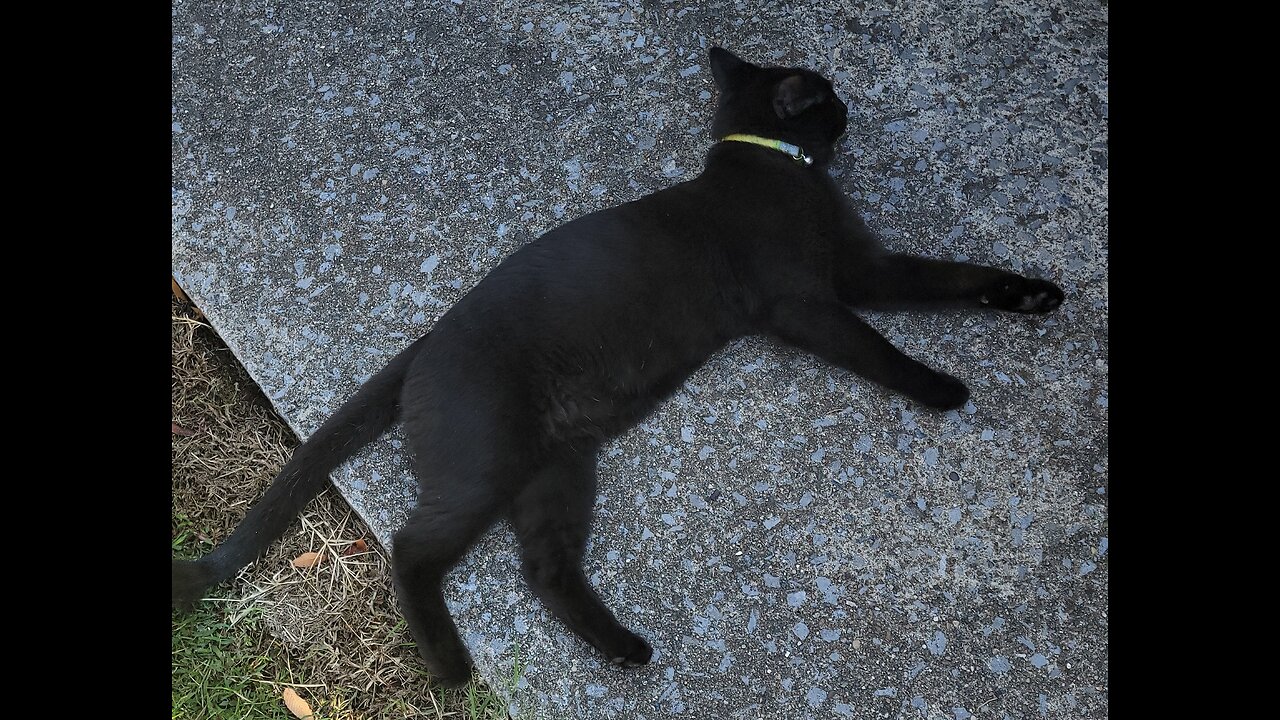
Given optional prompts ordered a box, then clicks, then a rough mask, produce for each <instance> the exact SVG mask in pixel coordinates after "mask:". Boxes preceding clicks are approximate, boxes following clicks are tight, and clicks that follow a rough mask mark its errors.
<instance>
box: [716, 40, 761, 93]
mask: <svg viewBox="0 0 1280 720" xmlns="http://www.w3.org/2000/svg"><path fill="white" fill-rule="evenodd" d="M708 56H709V57H710V60H711V76H712V77H714V78H715V79H716V87H718V88H720V92H725V91H726V90H728V89H729V88H731V87H733V86H734V85H737V84H738V81H739V80H740V79H741V77H742V75H743V73H745V72H746V71H747V70H748V69H751V68H754V67H755V66H754V65H752V64H751V63H749V62H747V61H746V60H743V59H742V58H740V57H738V56H737V55H734V54H733V53H731V52H729V51H728V50H725V49H724V48H722V47H713V48H711V52H710V53H708Z"/></svg>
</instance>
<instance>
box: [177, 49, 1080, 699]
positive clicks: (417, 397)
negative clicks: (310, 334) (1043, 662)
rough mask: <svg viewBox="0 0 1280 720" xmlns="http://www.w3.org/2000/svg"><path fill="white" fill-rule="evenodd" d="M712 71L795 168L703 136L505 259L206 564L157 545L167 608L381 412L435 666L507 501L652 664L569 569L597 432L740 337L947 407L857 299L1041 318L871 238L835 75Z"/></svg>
mask: <svg viewBox="0 0 1280 720" xmlns="http://www.w3.org/2000/svg"><path fill="white" fill-rule="evenodd" d="M710 63H711V70H712V73H713V75H714V76H715V82H716V85H717V86H718V87H719V90H720V100H719V107H718V108H717V110H716V113H715V118H714V120H713V121H712V131H711V132H712V135H713V136H714V137H715V138H717V139H718V138H722V137H724V136H725V135H728V134H730V133H751V134H755V135H760V136H763V137H766V138H773V139H780V140H784V141H787V142H790V143H793V144H796V145H799V146H800V147H802V148H804V149H805V150H806V151H807V152H808V153H809V154H811V155H812V156H813V158H814V162H813V164H812V166H806V165H804V164H803V163H800V162H797V161H796V160H793V159H792V158H790V157H788V156H787V155H786V154H784V153H782V152H778V151H776V150H772V149H768V148H763V147H759V146H756V145H751V144H747V143H741V142H720V143H717V144H716V145H714V146H712V148H711V150H710V151H709V152H708V153H707V159H706V168H705V170H704V171H703V173H702V174H701V175H699V176H698V177H697V178H695V179H693V180H690V181H689V182H685V183H681V184H679V185H676V186H675V187H672V188H669V189H667V190H663V191H661V192H657V193H654V194H652V195H649V196H647V197H643V198H641V199H639V200H636V201H634V202H630V203H627V204H625V205H621V206H619V207H615V208H611V209H608V210H604V211H601V212H597V213H593V214H591V215H587V216H586V217H582V218H579V219H577V220H574V221H572V222H570V223H567V224H565V225H562V226H560V227H558V228H556V229H554V230H552V231H550V232H548V233H547V234H545V235H543V236H542V237H540V238H538V239H537V240H535V241H533V242H531V243H529V244H528V245H526V246H525V247H523V248H521V249H520V250H518V251H516V252H515V253H513V254H512V255H511V256H510V257H509V258H507V259H506V260H504V261H503V262H502V264H500V265H499V266H498V267H497V268H495V269H494V270H493V272H491V273H490V274H489V275H488V276H487V277H486V278H484V280H482V281H481V282H480V283H479V284H478V285H476V287H475V288H474V289H473V290H471V292H469V293H467V295H466V296H465V297H463V298H462V299H461V300H459V301H458V303H457V305H455V306H454V307H453V308H452V309H451V310H449V312H447V313H446V314H445V315H444V317H442V318H440V321H439V322H438V323H436V325H435V327H434V328H432V330H431V332H430V333H429V334H427V335H425V336H423V337H422V338H421V339H419V340H418V341H417V342H415V343H413V345H411V346H410V347H409V348H408V349H406V350H404V351H403V352H401V353H400V354H399V355H397V356H396V357H395V358H394V359H393V360H392V361H391V362H390V363H389V364H388V365H387V366H386V367H385V368H384V369H383V370H381V371H380V372H379V373H377V374H376V375H374V376H373V378H371V379H370V380H369V381H368V382H367V383H365V385H364V386H363V387H361V388H360V390H359V391H358V392H357V393H356V395H355V397H353V398H352V399H351V400H350V401H348V402H347V403H346V404H345V405H343V406H342V407H341V408H339V409H338V411H337V412H336V413H335V414H334V415H333V417H331V418H330V419H329V420H328V421H327V422H326V423H325V424H324V425H323V426H322V427H321V428H320V429H319V430H317V431H316V433H315V435H313V436H312V437H311V438H310V439H309V440H308V441H307V442H306V443H305V444H303V445H302V446H301V447H299V448H298V449H297V451H296V452H295V453H294V455H293V458H292V459H291V460H290V461H289V463H288V464H287V465H286V466H285V468H284V469H283V470H282V471H281V472H280V475H279V476H278V477H277V478H276V480H275V482H274V484H272V486H271V488H270V489H269V490H268V491H267V494H266V496H265V497H264V498H263V499H262V500H261V501H260V502H258V503H257V504H256V505H255V506H254V507H253V508H252V509H251V510H250V511H249V513H248V516H247V517H246V518H245V520H244V522H243V523H241V525H240V526H239V527H238V528H236V530H235V532H233V533H232V534H231V537H230V538H228V539H227V540H226V541H225V542H224V543H223V544H222V545H221V546H219V547H218V548H217V549H216V550H214V551H213V552H212V553H211V554H209V555H208V556H206V557H204V558H202V559H200V560H199V561H196V562H181V561H176V560H175V561H174V563H173V601H174V603H175V604H186V603H191V602H194V601H196V600H198V599H199V598H200V597H201V595H202V593H204V591H205V590H206V589H207V588H208V587H209V586H211V585H213V584H216V583H219V582H222V581H224V580H226V579H228V578H230V577H231V576H232V575H233V574H234V573H235V572H236V571H237V570H238V569H240V568H241V567H244V566H245V565H246V564H248V563H250V562H252V561H253V560H254V559H255V558H257V557H258V556H259V555H260V554H261V553H262V552H263V550H264V549H265V548H266V547H267V545H268V544H269V543H271V542H273V541H274V540H275V539H276V538H278V537H279V536H280V535H281V534H282V533H283V532H284V530H285V528H286V527H287V526H288V524H289V523H290V522H291V521H292V520H293V518H294V517H295V516H296V515H297V513H298V512H299V511H300V510H301V508H302V506H303V505H304V504H305V503H307V502H308V501H309V500H310V499H311V498H312V497H314V496H315V494H316V493H317V492H319V490H320V489H321V488H322V487H323V486H324V484H325V478H326V476H327V474H328V473H329V472H330V471H331V470H333V469H334V468H335V467H336V466H337V465H338V464H339V463H341V462H342V461H344V460H346V459H347V458H348V457H350V456H351V455H352V453H354V452H355V451H356V450H357V449H359V448H360V447H361V446H362V445H364V444H366V443H368V442H369V441H371V440H373V439H374V438H376V437H377V436H379V435H380V434H381V433H382V432H383V431H384V430H385V429H386V428H387V427H388V426H390V425H391V423H392V422H393V421H394V420H395V419H396V418H397V417H398V418H399V419H400V421H401V422H403V423H404V428H405V432H406V434H407V435H408V438H409V442H410V445H411V448H412V451H413V455H414V457H415V461H416V465H417V471H418V475H419V477H420V480H421V486H420V489H419V494H418V508H417V509H416V510H415V512H414V513H413V515H412V517H411V518H410V519H409V521H408V522H407V523H406V524H405V526H404V527H403V528H402V529H401V530H400V531H399V532H398V533H396V535H395V543H394V546H393V548H392V556H393V564H394V575H395V583H396V591H397V595H398V596H399V599H400V604H401V608H402V609H403V611H404V615H405V618H406V619H407V620H408V624H409V629H410V631H411V632H412V633H413V637H414V639H415V640H416V641H417V645H418V651H419V652H420V653H421V654H422V658H423V660H424V661H425V663H426V666H427V668H428V669H429V670H430V671H431V674H432V675H433V676H434V677H435V678H436V680H437V681H439V682H441V683H442V684H448V685H453V684H458V683H462V682H465V681H466V680H467V679H468V678H469V677H470V675H471V658H470V656H469V654H468V652H467V649H466V648H465V647H464V646H463V644H462V642H461V640H459V638H458V633H457V630H456V629H455V627H454V624H453V621H452V620H451V618H450V617H449V613H448V611H447V610H446V609H445V604H444V599H443V597H442V595H441V579H442V578H443V576H444V574H445V572H446V571H448V570H449V569H450V568H451V567H452V566H453V565H454V564H455V563H456V562H457V561H458V560H459V559H460V558H461V557H462V555H463V553H464V552H465V551H466V550H467V549H468V547H470V545H471V544H472V543H473V542H474V541H475V540H476V538H477V537H478V536H479V535H480V534H481V533H482V532H484V531H485V529H487V528H488V527H489V526H490V525H492V524H493V523H494V521H496V520H497V519H498V518H500V517H506V518H507V519H508V520H509V521H510V522H511V524H512V526H513V527H514V529H515V532H516V535H517V536H518V537H519V540H520V545H521V550H522V553H523V568H524V576H525V578H526V580H528V582H529V584H530V585H531V586H532V588H533V590H534V592H536V593H537V595H538V597H540V598H541V599H542V601H543V602H544V603H545V604H546V605H547V607H548V608H549V609H550V610H551V611H552V612H553V613H554V614H555V615H556V616H557V617H559V618H560V619H561V620H562V621H564V623H565V624H566V625H568V626H569V627H570V628H571V629H572V630H573V631H574V632H576V633H577V634H578V635H579V636H581V637H582V638H583V639H584V640H586V641H587V642H589V643H591V644H592V645H593V646H595V647H596V648H597V649H599V651H600V652H602V653H604V655H605V656H606V657H608V658H610V659H611V660H612V661H613V662H615V663H618V664H621V665H639V664H643V663H646V662H648V661H649V657H650V654H651V650H650V647H649V645H648V643H646V642H645V641H644V640H643V639H641V638H640V637H639V636H637V635H635V634H633V633H631V632H630V631H628V630H627V629H626V628H624V627H623V626H622V625H620V624H619V623H618V621H617V620H616V619H614V616H613V614H612V613H611V612H610V611H609V610H608V608H606V607H605V606H604V605H603V604H601V602H600V600H599V598H598V597H597V596H596V594H595V592H594V591H593V590H592V589H591V586H590V584H589V583H588V582H587V580H586V576H585V575H584V574H583V570H582V566H581V559H582V552H583V548H584V546H585V544H586V541H587V535H588V533H589V531H590V524H591V508H592V506H593V504H594V502H595V494H596V472H595V467H596V452H597V450H598V449H599V447H600V444H601V443H602V442H603V441H604V440H606V439H608V438H611V437H613V436H615V435H617V434H619V433H620V432H622V431H623V430H625V429H627V428H628V427H630V426H632V425H633V424H634V423H636V422H637V421H639V420H640V419H641V418H643V417H644V416H645V415H646V414H647V413H648V412H649V411H651V410H652V409H653V408H654V406H655V405H657V404H658V402H660V401H661V400H662V399H663V398H665V397H667V396H668V395H670V394H671V393H672V392H673V391H674V390H675V389H676V388H677V387H679V386H680V384H681V383H682V382H683V381H684V380H685V378H687V377H688V376H689V375H690V374H691V373H692V372H693V371H694V370H696V369H697V368H698V367H699V366H700V365H701V364H702V363H703V362H704V361H705V360H706V359H707V358H708V357H710V356H711V355H712V353H714V352H715V351H716V350H717V349H719V348H720V347H721V346H723V345H724V344H725V343H727V342H729V341H730V340H733V339H734V338H737V337H741V336H743V335H748V334H754V333H763V334H768V335H772V336H774V337H776V338H779V339H781V340H782V341H784V342H786V343H790V344H792V345H795V346H797V347H800V348H802V349H804V350H807V351H809V352H812V353H814V354H815V355H818V356H819V357H821V358H823V359H825V360H826V361H828V362H830V363H832V364H834V365H838V366H840V367H842V368H845V369H846V370H849V371H850V372H853V373H856V374H858V375H861V376H862V377H864V378H866V379H868V380H871V381H873V382H875V383H878V384H880V385H883V386H885V387H887V388H889V389H891V390H895V391H897V392H900V393H902V394H904V395H906V396H907V397H910V398H912V399H913V400H915V401H917V402H920V403H922V404H924V405H927V406H929V407H933V408H938V409H947V408H955V407H959V406H961V405H963V404H964V402H965V401H966V400H967V399H968V397H969V391H968V389H967V388H966V387H965V386H964V384H963V383H961V382H960V381H959V380H957V379H955V378H953V377H951V376H950V375H947V374H945V373H942V372H938V371H936V370H933V369H931V368H929V367H927V366H925V365H924V364H922V363H920V362H918V361H916V360H913V359H912V358H910V357H907V356H906V355H904V354H903V353H902V352H900V351H899V350H897V349H896V348H895V347H893V345H891V344H890V343H889V342H888V341H887V340H885V338H884V337H883V336H881V335H880V333H878V332H876V331H875V330H874V329H873V328H872V327H871V326H870V325H868V324H866V323H865V322H863V321H862V320H860V319H859V318H858V316H857V315H855V314H854V313H853V311H852V309H853V308H874V309H877V310H895V309H904V308H913V309H920V308H955V307H959V308H972V309H986V308H994V309H998V310H1007V311H1011V312H1021V313H1042V312H1048V311H1050V310H1053V309H1054V308H1056V307H1058V305H1059V304H1060V303H1061V302H1062V299H1063V294H1062V291H1061V290H1060V289H1058V287H1057V286H1056V285H1054V284H1053V283H1050V282H1046V281H1044V280H1035V279H1030V278H1025V277H1022V276H1019V275H1015V274H1013V273H1010V272H1006V271H1004V270H997V269H994V268H989V267H983V266H979V265H971V264H967V263H956V262H947V261H942V260H931V259H925V258H919V257H913V256H908V255H900V254H895V253H891V252H887V251H885V250H883V249H882V248H881V247H880V245H879V243H878V242H877V240H876V238H875V236H874V234H873V233H872V232H871V231H870V230H869V229H868V228H867V226H866V225H865V224H864V223H863V221H862V219H861V218H860V217H859V216H858V214H857V212H856V211H855V210H854V208H853V207H852V205H851V203H850V202H849V201H848V200H847V199H846V198H845V196H844V194H843V193H842V192H841V191H840V188H838V187H837V186H836V184H835V183H834V182H832V180H831V179H830V177H829V176H828V174H827V172H826V167H827V165H828V163H829V162H830V161H831V158H832V156H833V154H834V146H835V142H836V140H837V139H838V138H839V137H840V135H841V134H843V132H844V130H845V124H846V121H847V108H846V106H845V104H844V103H843V102H841V101H840V99H839V98H837V97H836V94H835V92H834V91H833V90H832V87H831V83H830V82H828V81H827V80H826V79H824V78H823V77H821V76H820V75H818V74H816V73H813V72H810V71H808V70H803V69H799V68H773V67H770V68H762V67H757V66H755V65H752V64H750V63H748V62H745V61H743V60H741V59H740V58H738V57H736V56H734V55H733V54H732V53H730V52H728V51H726V50H723V49H720V48H715V49H713V50H712V51H711V55H710Z"/></svg>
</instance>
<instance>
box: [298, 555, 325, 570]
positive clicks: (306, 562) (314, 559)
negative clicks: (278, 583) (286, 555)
mask: <svg viewBox="0 0 1280 720" xmlns="http://www.w3.org/2000/svg"><path fill="white" fill-rule="evenodd" d="M321 560H324V555H322V554H320V553H318V552H304V553H302V554H301V555H299V556H298V557H296V558H294V559H293V566H294V567H296V568H309V567H315V566H316V565H319V564H320V561H321Z"/></svg>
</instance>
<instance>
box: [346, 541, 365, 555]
mask: <svg viewBox="0 0 1280 720" xmlns="http://www.w3.org/2000/svg"><path fill="white" fill-rule="evenodd" d="M362 552H369V543H367V542H365V541H364V538H360V539H359V540H357V541H355V542H353V543H351V544H350V545H348V546H347V549H346V550H343V551H342V556H343V557H347V556H348V555H356V554H359V553H362Z"/></svg>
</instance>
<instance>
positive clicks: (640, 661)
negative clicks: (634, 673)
mask: <svg viewBox="0 0 1280 720" xmlns="http://www.w3.org/2000/svg"><path fill="white" fill-rule="evenodd" d="M618 653H619V654H617V655H614V656H613V657H611V658H609V660H610V662H612V663H613V664H614V665H620V666H622V667H639V666H641V665H648V664H649V659H650V658H652V657H653V648H651V647H649V643H647V642H645V641H644V638H642V637H640V636H639V635H632V636H631V637H630V638H628V640H627V642H626V644H625V645H624V646H623V647H622V648H621V649H620V650H619V651H618Z"/></svg>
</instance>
